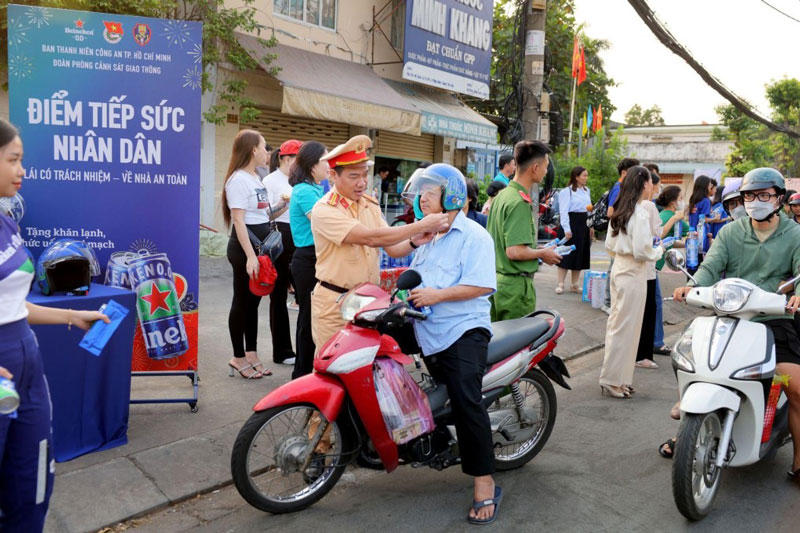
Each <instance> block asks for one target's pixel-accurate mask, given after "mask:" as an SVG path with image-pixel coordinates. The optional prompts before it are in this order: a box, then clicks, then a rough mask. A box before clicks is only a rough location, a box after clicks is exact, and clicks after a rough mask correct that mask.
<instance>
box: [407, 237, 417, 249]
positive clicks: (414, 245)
mask: <svg viewBox="0 0 800 533" xmlns="http://www.w3.org/2000/svg"><path fill="white" fill-rule="evenodd" d="M408 245H409V246H411V249H412V250H416V249H417V248H419V246H417V245H416V244H414V241H413V240H411V239H408Z"/></svg>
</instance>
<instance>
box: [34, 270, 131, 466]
mask: <svg viewBox="0 0 800 533" xmlns="http://www.w3.org/2000/svg"><path fill="white" fill-rule="evenodd" d="M111 299H113V300H114V301H116V302H117V303H118V304H120V305H123V306H125V307H126V308H127V309H128V311H129V313H128V315H127V316H126V317H125V319H124V320H123V321H122V323H120V325H119V327H118V328H117V330H116V331H115V332H114V335H113V336H112V337H111V340H110V341H109V342H108V344H107V345H106V346H105V348H104V349H103V351H102V352H101V353H100V356H94V355H92V354H91V353H89V352H87V351H86V350H84V349H83V348H81V347H80V346H78V343H79V342H80V340H81V338H82V337H83V335H84V331H83V330H81V329H80V328H76V327H74V326H73V327H72V330H71V331H68V330H67V328H66V326H33V331H34V332H35V333H36V337H37V338H38V340H39V348H40V349H41V352H42V358H43V359H44V371H45V375H46V376H47V381H48V384H49V386H50V396H51V398H52V401H53V447H54V452H55V453H54V455H55V459H56V461H58V462H64V461H69V460H70V459H74V458H75V457H78V456H81V455H84V454H87V453H91V452H96V451H100V450H106V449H108V448H114V447H116V446H122V445H123V444H127V442H128V437H127V431H128V411H129V406H130V395H131V354H132V353H133V333H134V328H135V327H136V307H135V305H136V298H135V294H134V293H133V292H131V291H127V290H123V289H117V288H113V287H106V286H105V285H99V284H96V283H93V284H92V286H91V289H90V290H89V294H88V295H86V296H66V295H54V296H43V295H42V294H41V292H40V291H39V288H38V286H36V285H35V284H34V289H33V290H32V291H31V294H30V296H29V297H28V301H29V302H31V303H34V304H38V305H44V306H48V307H59V308H62V309H80V310H95V311H96V310H98V309H99V308H100V306H101V305H103V304H104V303H106V302H108V301H109V300H111Z"/></svg>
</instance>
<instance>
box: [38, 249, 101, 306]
mask: <svg viewBox="0 0 800 533" xmlns="http://www.w3.org/2000/svg"><path fill="white" fill-rule="evenodd" d="M98 275H100V264H99V263H98V262H97V256H95V254H94V251H93V250H92V249H91V248H89V247H88V246H87V245H86V243H85V242H83V241H77V240H75V239H59V240H57V241H56V242H54V243H53V244H51V245H50V246H48V247H47V248H46V249H45V251H44V252H42V255H40V256H39V259H38V260H37V261H36V281H37V282H38V283H39V287H40V288H41V289H42V294H45V295H49V294H53V293H56V292H84V293H85V292H88V291H89V286H90V285H91V283H92V277H94V276H98Z"/></svg>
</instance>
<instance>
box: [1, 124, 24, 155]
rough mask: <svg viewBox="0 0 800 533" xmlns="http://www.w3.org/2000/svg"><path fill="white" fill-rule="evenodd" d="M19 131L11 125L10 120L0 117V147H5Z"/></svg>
mask: <svg viewBox="0 0 800 533" xmlns="http://www.w3.org/2000/svg"><path fill="white" fill-rule="evenodd" d="M18 135H19V133H18V132H17V128H15V127H14V126H12V125H11V123H10V122H6V121H5V120H3V119H1V118H0V149H2V148H5V147H6V145H7V144H8V143H10V142H11V141H13V140H14V139H16V138H17V136H18Z"/></svg>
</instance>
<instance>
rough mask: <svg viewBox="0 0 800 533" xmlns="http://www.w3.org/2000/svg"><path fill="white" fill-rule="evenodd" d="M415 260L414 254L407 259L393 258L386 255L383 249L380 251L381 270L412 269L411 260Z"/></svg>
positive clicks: (406, 257)
mask: <svg viewBox="0 0 800 533" xmlns="http://www.w3.org/2000/svg"><path fill="white" fill-rule="evenodd" d="M413 258H414V252H411V253H410V254H408V255H407V256H405V257H391V256H390V255H389V254H387V253H386V250H384V249H383V248H381V249H380V261H381V270H388V269H390V268H402V267H405V268H407V267H410V266H411V260H412V259H413Z"/></svg>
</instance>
